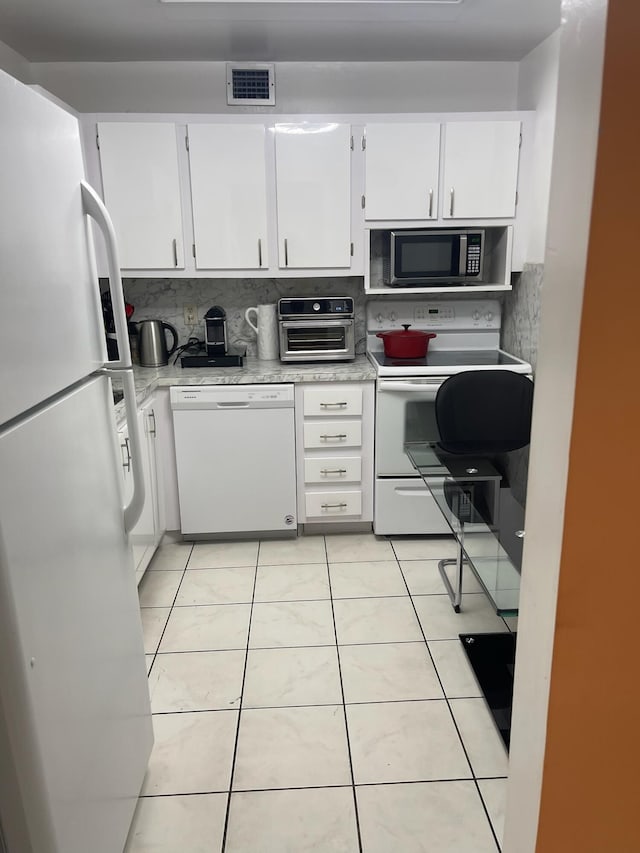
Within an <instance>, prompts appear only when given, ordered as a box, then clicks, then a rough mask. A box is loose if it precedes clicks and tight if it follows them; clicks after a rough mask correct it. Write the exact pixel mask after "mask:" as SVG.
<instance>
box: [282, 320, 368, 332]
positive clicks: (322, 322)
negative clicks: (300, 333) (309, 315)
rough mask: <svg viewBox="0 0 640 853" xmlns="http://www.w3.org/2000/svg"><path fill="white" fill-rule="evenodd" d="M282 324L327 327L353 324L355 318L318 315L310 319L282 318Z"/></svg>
mask: <svg viewBox="0 0 640 853" xmlns="http://www.w3.org/2000/svg"><path fill="white" fill-rule="evenodd" d="M280 325H281V326H282V328H283V329H313V328H320V329H326V328H339V327H341V326H342V327H348V326H353V320H352V319H351V317H341V318H340V319H339V320H327V319H324V318H322V317H317V318H315V319H309V320H280Z"/></svg>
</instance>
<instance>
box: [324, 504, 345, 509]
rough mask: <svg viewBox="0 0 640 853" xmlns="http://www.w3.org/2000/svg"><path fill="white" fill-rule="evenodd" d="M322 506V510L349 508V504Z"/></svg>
mask: <svg viewBox="0 0 640 853" xmlns="http://www.w3.org/2000/svg"><path fill="white" fill-rule="evenodd" d="M320 506H321V507H322V509H344V508H345V507H346V506H347V504H346V503H339V504H320Z"/></svg>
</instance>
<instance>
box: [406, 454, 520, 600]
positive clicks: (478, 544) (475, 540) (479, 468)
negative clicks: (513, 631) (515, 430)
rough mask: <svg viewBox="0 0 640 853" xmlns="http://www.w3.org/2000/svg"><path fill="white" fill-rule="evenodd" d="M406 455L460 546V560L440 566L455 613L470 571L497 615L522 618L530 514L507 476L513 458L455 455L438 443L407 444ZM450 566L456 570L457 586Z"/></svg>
mask: <svg viewBox="0 0 640 853" xmlns="http://www.w3.org/2000/svg"><path fill="white" fill-rule="evenodd" d="M405 452H406V454H407V456H408V457H409V459H410V460H411V462H412V464H413V466H414V468H415V469H416V471H418V473H419V474H420V476H421V477H422V479H423V480H424V482H425V484H426V486H427V488H428V489H429V491H430V492H431V494H432V495H433V497H434V499H435V501H436V504H437V505H438V508H439V509H440V511H441V513H442V515H443V516H444V518H445V519H446V521H447V524H448V525H449V527H450V528H451V532H452V533H453V535H454V536H455V538H456V541H457V543H458V555H457V557H456V558H455V559H449V560H440V563H439V565H438V568H439V570H440V575H441V576H442V580H443V582H444V585H445V588H446V590H447V592H448V593H449V598H450V599H451V603H452V605H453V607H454V610H455V611H456V612H459V611H460V605H461V602H462V573H463V569H464V567H465V566H468V568H469V569H471V571H472V572H473V574H474V575H475V576H476V578H477V580H478V581H479V583H480V585H481V586H482V588H483V590H484V591H485V593H486V595H487V596H488V597H489V599H490V601H491V602H492V604H493V606H494V607H495V609H496V613H498V614H499V615H501V616H514V615H516V614H517V612H518V598H519V594H520V567H521V564H522V544H523V543H522V539H523V537H524V530H523V529H522V527H523V522H524V508H523V507H522V506H521V505H520V504H519V503H518V501H516V499H515V497H514V496H513V494H512V491H511V489H510V487H509V485H508V480H507V477H506V475H505V471H506V470H507V468H508V466H509V456H510V454H502V455H501V456H500V457H497V459H496V460H494V459H491V460H489V459H487V458H485V457H477V456H476V457H474V456H472V455H469V456H467V455H461V454H450V453H446V452H445V451H443V450H442V449H441V448H440V447H439V445H438V444H437V443H433V442H420V443H415V444H414V443H407V444H405ZM448 566H449V567H450V566H454V567H455V570H454V580H453V583H452V582H451V580H450V579H449V576H448V574H447V571H446V569H447V567H448Z"/></svg>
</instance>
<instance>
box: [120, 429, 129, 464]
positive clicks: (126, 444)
mask: <svg viewBox="0 0 640 853" xmlns="http://www.w3.org/2000/svg"><path fill="white" fill-rule="evenodd" d="M120 447H121V448H122V449H123V450H124V452H125V453H126V454H127V458H126V460H125V461H124V462H123V463H122V467H123V468H124V470H125V471H126V472H127V473H128V472H129V471H131V450H130V449H129V437H128V436H127V438H125V440H124V444H121V445H120Z"/></svg>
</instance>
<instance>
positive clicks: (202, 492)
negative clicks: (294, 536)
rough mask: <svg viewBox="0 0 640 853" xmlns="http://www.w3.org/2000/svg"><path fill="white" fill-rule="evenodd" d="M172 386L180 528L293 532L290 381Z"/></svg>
mask: <svg viewBox="0 0 640 853" xmlns="http://www.w3.org/2000/svg"><path fill="white" fill-rule="evenodd" d="M170 391H171V408H172V410H173V424H174V429H175V445H176V462H177V469H178V495H179V498H180V518H181V529H182V532H183V533H184V534H216V533H217V534H222V533H253V532H256V533H260V532H266V531H284V530H287V531H294V530H296V529H297V527H296V461H295V425H294V410H293V401H294V395H293V385H202V386H191V387H187V386H178V387H173V388H171V389H170Z"/></svg>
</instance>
